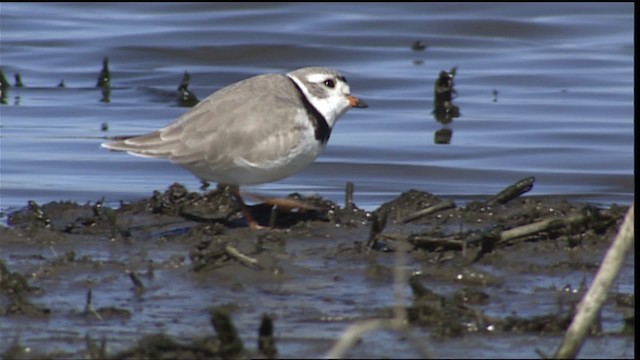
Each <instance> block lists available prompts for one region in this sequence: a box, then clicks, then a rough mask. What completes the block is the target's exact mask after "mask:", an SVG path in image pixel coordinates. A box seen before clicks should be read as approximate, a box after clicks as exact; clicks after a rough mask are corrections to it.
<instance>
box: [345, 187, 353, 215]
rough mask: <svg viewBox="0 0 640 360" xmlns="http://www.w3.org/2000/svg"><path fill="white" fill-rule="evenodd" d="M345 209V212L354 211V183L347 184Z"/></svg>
mask: <svg viewBox="0 0 640 360" xmlns="http://www.w3.org/2000/svg"><path fill="white" fill-rule="evenodd" d="M344 208H345V210H353V183H352V182H351V181H348V182H347V187H346V189H345V192H344Z"/></svg>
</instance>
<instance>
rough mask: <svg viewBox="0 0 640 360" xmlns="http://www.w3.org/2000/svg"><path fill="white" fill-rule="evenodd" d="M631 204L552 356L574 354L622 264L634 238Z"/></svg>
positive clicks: (572, 355) (557, 357)
mask: <svg viewBox="0 0 640 360" xmlns="http://www.w3.org/2000/svg"><path fill="white" fill-rule="evenodd" d="M633 224H634V205H631V207H630V208H629V210H628V211H627V215H626V216H625V218H624V222H623V223H622V226H621V227H620V230H619V231H618V234H617V235H616V238H615V240H614V241H613V244H612V245H611V247H610V248H609V250H608V251H607V254H606V255H605V257H604V260H603V261H602V265H601V266H600V269H599V270H598V273H597V274H596V277H595V279H594V280H593V284H592V285H591V287H590V288H589V291H587V293H586V294H585V295H584V297H583V298H582V300H581V301H580V303H579V304H578V311H577V313H576V315H575V317H574V318H573V321H572V322H571V325H570V326H569V329H567V332H566V333H565V336H564V341H563V342H562V344H561V345H560V347H559V348H558V351H557V352H556V353H555V355H554V358H556V359H560V358H575V357H576V355H578V352H579V351H580V348H581V347H582V344H583V342H584V338H585V337H586V335H587V332H588V331H589V328H590V327H591V324H592V323H593V320H594V319H595V318H596V317H597V315H598V312H599V311H600V308H601V307H602V304H603V303H604V301H605V300H606V298H607V293H608V292H609V288H610V287H611V284H612V283H613V281H614V280H615V278H616V275H618V271H620V268H621V267H622V263H623V262H624V258H625V255H626V254H627V252H628V250H629V249H630V248H631V246H632V245H633V243H634V241H635V235H634V230H633Z"/></svg>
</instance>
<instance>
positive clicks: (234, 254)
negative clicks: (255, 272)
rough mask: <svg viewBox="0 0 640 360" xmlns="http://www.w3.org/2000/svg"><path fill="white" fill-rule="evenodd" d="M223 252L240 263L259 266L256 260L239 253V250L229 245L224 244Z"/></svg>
mask: <svg viewBox="0 0 640 360" xmlns="http://www.w3.org/2000/svg"><path fill="white" fill-rule="evenodd" d="M224 252H225V254H227V256H229V257H230V258H233V259H235V260H237V261H239V262H240V263H241V264H245V265H247V266H249V267H252V266H260V265H259V264H258V260H256V259H254V258H252V257H249V256H247V255H245V254H243V253H241V252H240V251H238V249H236V248H234V247H233V246H231V245H227V246H225V248H224Z"/></svg>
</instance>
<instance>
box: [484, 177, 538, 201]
mask: <svg viewBox="0 0 640 360" xmlns="http://www.w3.org/2000/svg"><path fill="white" fill-rule="evenodd" d="M535 181H536V178H535V177H533V176H529V177H526V178H524V179H520V180H518V181H517V182H516V183H514V184H512V185H509V186H508V187H507V188H505V189H504V190H502V191H501V192H500V193H498V194H497V195H496V196H495V197H494V198H493V199H491V200H489V201H488V202H487V203H488V204H506V203H508V202H509V201H511V200H513V199H515V198H517V197H519V196H520V195H522V194H524V193H526V192H529V191H531V189H533V183H534V182H535Z"/></svg>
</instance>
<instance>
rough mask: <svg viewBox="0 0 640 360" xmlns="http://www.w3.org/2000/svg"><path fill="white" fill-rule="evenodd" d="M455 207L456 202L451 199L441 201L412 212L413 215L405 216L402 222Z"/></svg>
mask: <svg viewBox="0 0 640 360" xmlns="http://www.w3.org/2000/svg"><path fill="white" fill-rule="evenodd" d="M454 207H456V204H455V203H454V202H453V201H451V200H445V201H441V202H439V203H437V204H435V205H433V206H429V207H428V208H425V209H422V210H419V211H416V212H414V213H413V214H411V215H409V216H407V217H405V218H404V219H402V222H403V223H405V224H406V223H408V222H410V221H413V220H415V219H417V218H420V217H423V216H426V215H429V214H433V213H435V212H438V211H442V210H447V209H452V208H454Z"/></svg>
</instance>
